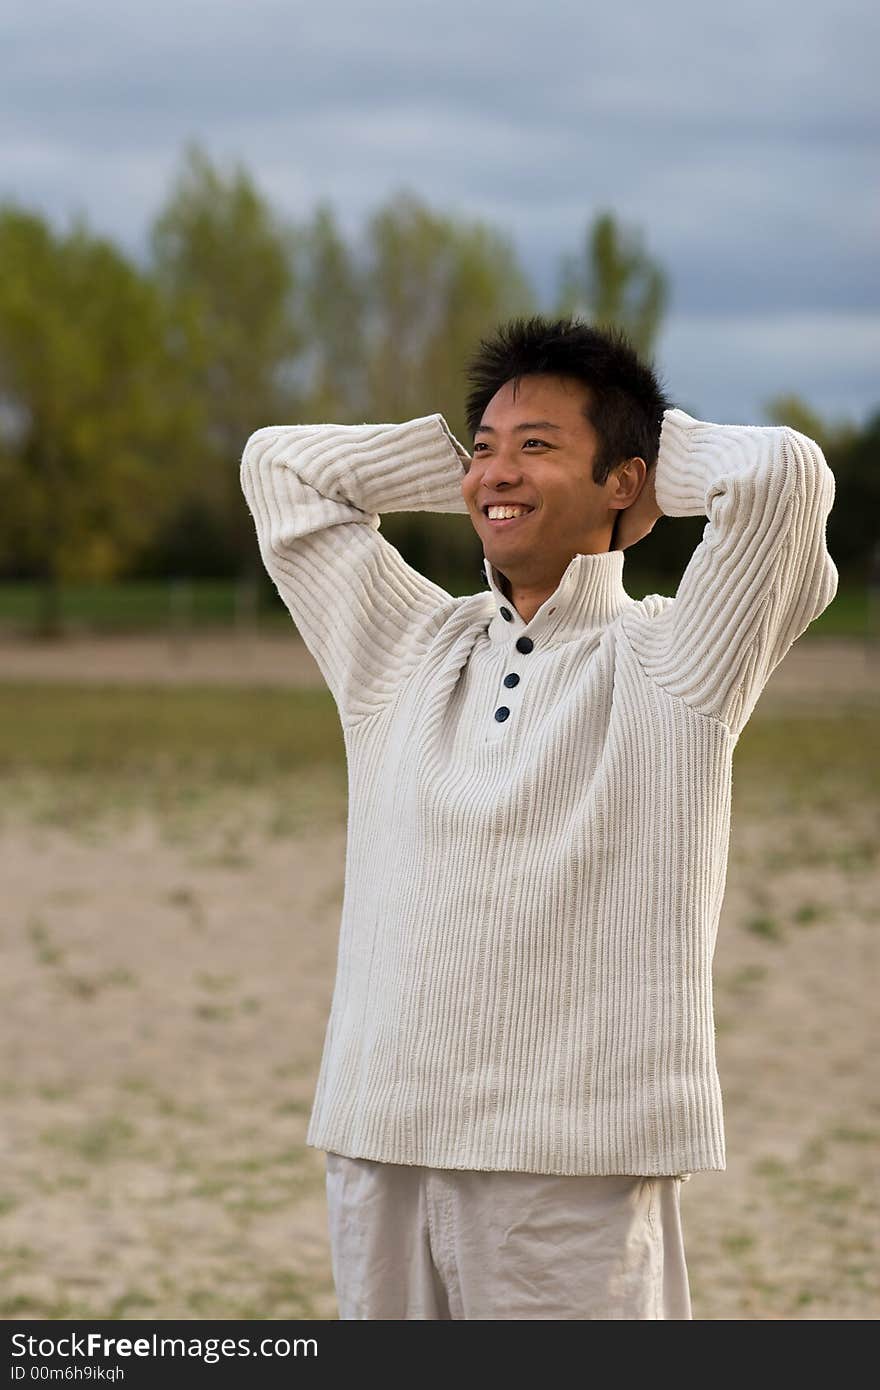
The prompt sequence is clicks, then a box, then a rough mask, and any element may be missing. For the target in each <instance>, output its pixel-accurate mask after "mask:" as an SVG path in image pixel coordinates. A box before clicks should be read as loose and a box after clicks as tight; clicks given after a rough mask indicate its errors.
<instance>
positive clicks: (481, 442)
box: [474, 439, 547, 454]
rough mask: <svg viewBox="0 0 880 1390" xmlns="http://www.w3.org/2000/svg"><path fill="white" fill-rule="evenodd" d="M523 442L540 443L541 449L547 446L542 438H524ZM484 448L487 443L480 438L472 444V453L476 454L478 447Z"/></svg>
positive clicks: (486, 446)
mask: <svg viewBox="0 0 880 1390" xmlns="http://www.w3.org/2000/svg"><path fill="white" fill-rule="evenodd" d="M524 442H525V443H526V444H540V446H541V448H542V449H546V448H547V444H546V441H545V440H543V439H526V440H525V441H524ZM485 448H488V445H486V444H484V443H483V441H482V440H480V441H479V442H478V443H477V444H475V445H474V453H475V454H476V453H478V452H479V451H480V449H485Z"/></svg>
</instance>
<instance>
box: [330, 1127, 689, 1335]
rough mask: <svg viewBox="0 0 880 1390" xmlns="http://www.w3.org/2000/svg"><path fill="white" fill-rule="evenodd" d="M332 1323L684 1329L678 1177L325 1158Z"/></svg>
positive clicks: (685, 1309) (685, 1307) (684, 1274)
mask: <svg viewBox="0 0 880 1390" xmlns="http://www.w3.org/2000/svg"><path fill="white" fill-rule="evenodd" d="M326 1174H327V1176H326V1182H327V1209H328V1217H329V1228H330V1250H331V1259H332V1265H333V1279H334V1283H335V1285H336V1296H337V1300H338V1303H339V1316H340V1318H343V1319H353V1318H387V1319H395V1320H401V1319H408V1318H419V1319H435V1318H477V1319H493V1320H494V1319H502V1318H504V1319H527V1318H547V1319H554V1320H561V1319H571V1318H577V1319H586V1318H596V1319H605V1320H610V1319H617V1318H621V1319H622V1318H679V1319H687V1318H692V1317H693V1314H692V1312H691V1301H690V1290H689V1287H688V1276H687V1266H686V1264H685V1254H684V1241H683V1237H682V1228H681V1213H680V1199H681V1187H682V1182H681V1179H680V1178H678V1177H630V1176H622V1177H580V1176H576V1177H556V1176H553V1175H549V1174H544V1173H510V1172H477V1171H474V1170H470V1169H454V1168H419V1167H412V1166H409V1165H405V1164H396V1163H378V1162H375V1161H373V1160H372V1159H365V1158H346V1157H344V1156H343V1155H342V1154H336V1153H328V1154H327V1155H326Z"/></svg>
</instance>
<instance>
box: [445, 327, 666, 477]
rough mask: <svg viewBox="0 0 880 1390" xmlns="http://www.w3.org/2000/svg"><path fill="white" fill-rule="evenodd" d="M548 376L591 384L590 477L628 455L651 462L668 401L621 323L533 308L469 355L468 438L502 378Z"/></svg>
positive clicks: (587, 410)
mask: <svg viewBox="0 0 880 1390" xmlns="http://www.w3.org/2000/svg"><path fill="white" fill-rule="evenodd" d="M537 374H541V375H552V376H558V377H568V378H574V379H575V380H577V381H580V382H583V384H584V385H585V386H588V387H589V393H588V398H587V401H586V404H585V408H584V415H585V418H586V419H587V420H588V421H589V423H590V424H591V425H592V426H593V429H594V430H595V431H596V434H597V435H598V437H599V447H598V449H597V451H596V458H595V461H594V464H593V481H594V482H596V483H604V482H605V481H606V480H607V478H608V474H609V473H610V471H611V469H612V468H613V467H614V466H615V465H616V464H618V463H622V462H623V461H624V460H625V459H628V458H635V457H639V458H643V459H644V460H645V463H646V464H647V466H648V468H652V467H653V466H654V464H655V463H656V462H657V455H658V452H659V448H660V429H661V426H662V424H663V412H664V410H666V409H668V408H669V407H671V405H672V401H671V400H670V399H669V398H668V397H667V396H666V394H665V392H664V391H663V389H662V388H661V385H660V382H659V380H658V377H657V375H656V372H655V370H654V367H653V364H651V365H650V366H649V365H647V364H646V363H645V362H643V361H642V360H641V358H640V357H639V356H638V354H637V352H636V350H635V348H634V347H633V345H632V343H631V342H630V340H629V338H628V337H627V336H626V334H625V333H624V332H623V331H622V330H621V329H619V328H601V329H600V328H594V327H592V326H591V325H590V324H588V323H584V322H583V321H582V320H579V319H574V318H571V317H565V318H558V319H548V318H546V317H544V316H543V315H540V314H537V315H534V316H533V317H532V318H528V319H525V318H515V319H511V320H510V321H509V322H507V323H505V324H502V325H501V326H500V327H498V328H496V330H495V332H494V334H493V335H492V336H491V337H489V338H482V339H481V340H480V346H479V348H478V349H477V351H476V352H475V353H473V354H472V356H471V357H470V358H469V359H468V362H467V366H466V376H467V384H468V388H469V389H468V395H467V401H466V406H465V413H466V418H467V425H468V429H469V430H470V432H471V438H472V439H473V437H474V435H475V433H476V431H477V427H478V425H479V424H480V423H481V421H482V419H483V412H484V411H485V409H486V407H487V405H488V404H489V402H490V401H491V399H492V397H493V396H494V395H495V392H496V391H500V389H501V387H502V386H504V385H505V384H506V383H507V382H508V381H513V383H514V388H513V389H514V394H515V393H516V383H517V382H518V380H519V378H520V377H523V376H534V375H537Z"/></svg>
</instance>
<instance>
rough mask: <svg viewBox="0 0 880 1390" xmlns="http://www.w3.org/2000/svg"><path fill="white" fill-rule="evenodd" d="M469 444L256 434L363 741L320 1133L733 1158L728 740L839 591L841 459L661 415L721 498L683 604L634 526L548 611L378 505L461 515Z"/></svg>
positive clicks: (663, 463)
mask: <svg viewBox="0 0 880 1390" xmlns="http://www.w3.org/2000/svg"><path fill="white" fill-rule="evenodd" d="M468 459H469V455H468V451H467V450H466V449H465V448H464V447H463V446H462V445H461V444H460V443H459V442H458V441H457V440H456V439H455V438H454V436H453V435H452V434H451V432H450V430H449V427H448V425H447V424H446V421H445V420H444V419H443V417H442V415H439V414H436V415H428V416H424V417H420V418H418V419H414V420H408V421H405V422H404V423H402V424H384V425H382V424H363V425H333V424H320V425H291V426H270V427H267V428H264V429H259V430H257V431H256V432H255V433H254V434H253V435H252V436H251V437H250V439H249V440H248V442H247V445H246V447H245V450H244V456H243V460H242V468H241V483H242V488H243V491H244V494H245V497H246V499H247V502H248V505H249V507H250V509H251V511H252V513H253V518H254V522H255V526H256V532H257V538H258V542H259V546H260V551H261V554H262V558H263V562H264V564H265V566H266V568H267V570H268V572H269V574H270V575H271V577H272V579H273V581H274V583H275V585H276V587H277V589H278V591H279V593H280V595H281V598H282V599H283V600H284V603H285V604H286V605H287V608H288V610H289V611H290V613H291V615H292V617H293V619H294V621H295V623H296V626H297V628H298V629H299V632H300V634H301V636H302V638H303V640H304V641H305V643H306V645H307V646H308V648H309V649H310V651H311V652H312V654H313V655H314V657H315V659H316V661H317V663H318V666H319V667H320V669H321V672H322V673H323V676H324V678H325V680H326V682H327V685H328V686H329V688H330V690H331V692H332V694H333V696H334V699H335V701H336V704H337V708H338V710H339V715H340V720H341V724H342V729H343V733H344V739H345V748H346V754H347V760H348V777H349V783H348V787H349V805H348V839H347V849H346V865H345V897H344V904H343V909H342V918H341V924H340V932H339V949H338V961H337V975H336V984H335V991H334V995H333V1002H332V1008H331V1012H330V1018H329V1022H328V1026H327V1033H326V1038H325V1044H324V1053H323V1057H322V1061H321V1068H320V1072H319V1075H318V1081H317V1088H316V1094H315V1101H314V1106H313V1109H312V1114H311V1119H310V1122H309V1127H308V1132H307V1140H306V1142H307V1143H308V1144H309V1145H310V1146H313V1147H316V1148H320V1149H330V1150H334V1151H335V1152H337V1153H341V1154H347V1155H349V1156H353V1157H363V1158H371V1159H380V1160H384V1161H385V1162H390V1163H409V1164H425V1165H428V1166H431V1167H442V1168H475V1169H514V1170H525V1171H530V1172H541V1173H560V1174H566V1173H568V1174H576V1173H583V1174H587V1173H593V1174H603V1173H606V1174H607V1173H635V1174H646V1175H647V1174H673V1173H683V1172H692V1171H697V1170H705V1169H719V1168H724V1167H725V1166H726V1157H725V1143H724V1127H723V1115H722V1100H721V1090H720V1084H719V1077H718V1073H717V1070H716V1060H715V1036H714V1024H713V1007H712V1006H713V1000H712V957H713V952H714V947H715V937H716V929H717V924H718V917H719V912H720V909H721V903H722V898H723V894H724V887H725V878H726V869H727V852H728V832H729V821H730V790H731V755H732V753H733V748H734V745H735V743H736V741H737V738H738V737H739V734H740V731H741V729H742V728H743V725H744V724H745V722H746V720H747V718H748V717H749V715H750V713H751V711H752V709H753V707H754V705H755V702H756V700H757V698H758V695H759V693H760V691H761V689H762V687H763V686H764V684H765V683H766V681H767V679H768V677H769V675H770V673H771V672H772V670H773V668H774V667H775V666H776V665H777V664H778V662H779V661H780V660H781V659H782V657H783V656H784V654H785V653H786V651H787V650H788V649H789V647H790V646H791V645H792V643H793V642H794V641H795V639H796V638H797V637H798V636H799V635H800V634H801V633H802V632H803V631H804V629H805V628H806V627H807V625H808V624H809V623H810V622H811V621H812V619H813V618H815V617H816V616H817V615H818V614H819V613H821V612H822V610H823V609H824V608H826V607H827V605H828V604H829V603H830V602H831V600H832V598H833V597H834V595H835V593H836V591H837V579H838V575H837V569H836V567H835V565H834V563H833V561H832V559H831V557H830V555H829V553H828V550H827V548H826V537H825V526H826V517H827V515H828V512H829V510H830V508H831V505H832V502H833V499H834V490H835V483H834V475H833V473H832V472H831V470H830V469H829V467H828V465H827V463H826V461H825V459H824V457H823V455H822V452H821V450H820V449H819V447H818V446H817V445H816V444H815V443H814V442H813V441H812V440H810V439H808V438H807V437H806V436H804V435H803V434H800V433H798V432H796V431H795V430H792V429H790V428H788V427H784V426H771V427H759V426H748V425H715V424H707V423H704V422H702V421H699V420H695V419H694V418H693V417H692V416H690V415H688V414H686V413H685V412H684V411H682V410H677V409H671V410H667V411H666V413H665V415H664V417H663V425H662V432H661V438H660V455H659V458H658V461H657V465H656V479H655V490H656V495H657V502H658V505H659V506H660V507H661V508H662V510H663V512H664V513H666V514H667V515H669V516H699V515H705V516H706V517H707V518H708V521H707V525H706V527H705V529H704V531H703V536H702V540H701V542H700V544H699V545H698V546H697V548H696V549H695V551H694V553H693V556H692V557H691V560H690V562H689V564H688V566H687V569H686V571H685V573H684V575H683V577H682V579H681V582H680V584H679V586H678V590H677V592H676V594H675V597H674V598H669V597H665V596H662V595H658V594H650V595H648V596H647V597H646V598H644V599H641V600H638V601H637V600H635V599H633V598H631V597H630V596H629V595H628V594H627V592H626V590H625V588H624V585H623V562H624V553H625V552H624V551H622V550H616V551H607V552H604V553H600V554H578V555H575V556H574V557H573V559H572V560H571V562H570V564H569V565H568V568H567V569H566V571H565V573H564V575H563V576H562V578H561V580H560V583H559V586H558V588H557V589H556V590H555V592H554V593H553V594H552V595H551V596H550V597H549V598H548V599H546V600H545V602H544V603H543V604H542V605H541V607H540V608H539V609H538V611H537V613H536V614H535V616H534V617H533V618H532V619H531V621H530V622H528V623H524V622H523V620H522V618H521V617H520V615H519V614H518V612H517V611H516V609H515V608H513V606H512V604H510V603H509V601H508V600H507V599H506V598H505V596H504V594H503V593H502V591H501V589H500V588H499V586H498V583H497V576H496V575H495V573H494V571H493V569H492V567H491V565H490V564H489V562H488V561H486V562H485V572H486V578H487V581H488V586H489V587H488V589H487V590H486V591H484V592H481V593H476V594H471V595H467V596H465V597H463V598H456V597H453V596H451V595H450V594H448V593H446V591H445V590H444V589H442V588H440V587H439V586H438V585H436V584H434V583H432V582H431V580H429V579H427V578H425V577H424V576H423V575H421V574H420V573H418V571H416V570H415V569H413V568H411V567H410V566H409V565H408V564H406V563H405V562H404V560H403V557H402V556H401V555H400V553H399V552H398V551H397V550H396V549H395V548H394V547H393V546H392V545H391V544H390V543H389V542H388V541H387V540H385V538H384V537H383V536H382V534H381V532H380V530H379V525H380V519H379V518H380V514H381V513H382V512H395V511H436V512H460V513H465V514H466V513H467V507H466V504H465V502H464V499H463V497H462V495H461V490H460V482H461V478H462V472H463V469H465V468H467V465H468ZM514 676H516V677H518V679H517V680H515V681H514V680H513V677H514ZM502 707H504V708H506V709H508V710H509V715H508V716H507V717H506V718H504V717H502V718H501V719H498V718H496V711H498V710H499V709H500V708H502Z"/></svg>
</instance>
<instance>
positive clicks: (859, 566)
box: [764, 394, 880, 579]
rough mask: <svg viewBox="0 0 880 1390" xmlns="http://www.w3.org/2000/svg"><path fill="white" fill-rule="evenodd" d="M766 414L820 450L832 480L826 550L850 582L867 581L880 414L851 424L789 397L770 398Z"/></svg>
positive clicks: (878, 511) (874, 536) (873, 541)
mask: <svg viewBox="0 0 880 1390" xmlns="http://www.w3.org/2000/svg"><path fill="white" fill-rule="evenodd" d="M764 412H765V414H766V415H767V417H768V420H769V422H770V423H771V424H779V425H790V426H791V428H792V429H795V430H800V432H801V434H806V435H807V436H808V437H809V438H810V439H815V441H816V443H817V444H818V445H819V447H820V448H821V450H822V452H823V454H824V455H825V458H826V460H827V462H828V466H829V467H830V469H831V471H832V473H833V474H834V478H835V496H834V506H833V507H832V509H831V512H830V514H829V517H828V549H829V551H830V552H831V556H832V558H833V560H834V561H835V563H836V564H837V566H838V568H839V569H841V570H846V572H847V575H848V577H849V578H850V579H853V578H855V577H856V576H858V577H859V578H861V579H867V577H868V574H869V571H870V566H871V563H872V560H873V562H874V563H875V564H876V556H877V544H878V530H877V517H878V516H880V467H878V464H877V460H878V458H880V411H874V413H873V415H872V416H870V417H869V419H868V420H867V422H866V423H865V425H864V426H861V427H860V426H859V425H857V424H855V423H854V422H853V421H851V420H836V421H830V420H824V419H823V418H822V417H821V416H820V415H819V414H818V413H817V412H816V411H815V410H813V409H812V408H811V407H810V406H808V405H807V404H806V402H805V401H803V400H802V399H801V397H800V396H797V395H795V394H789V395H779V396H774V397H772V398H771V399H770V400H768V401H767V402H766V403H765V406H764Z"/></svg>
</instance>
